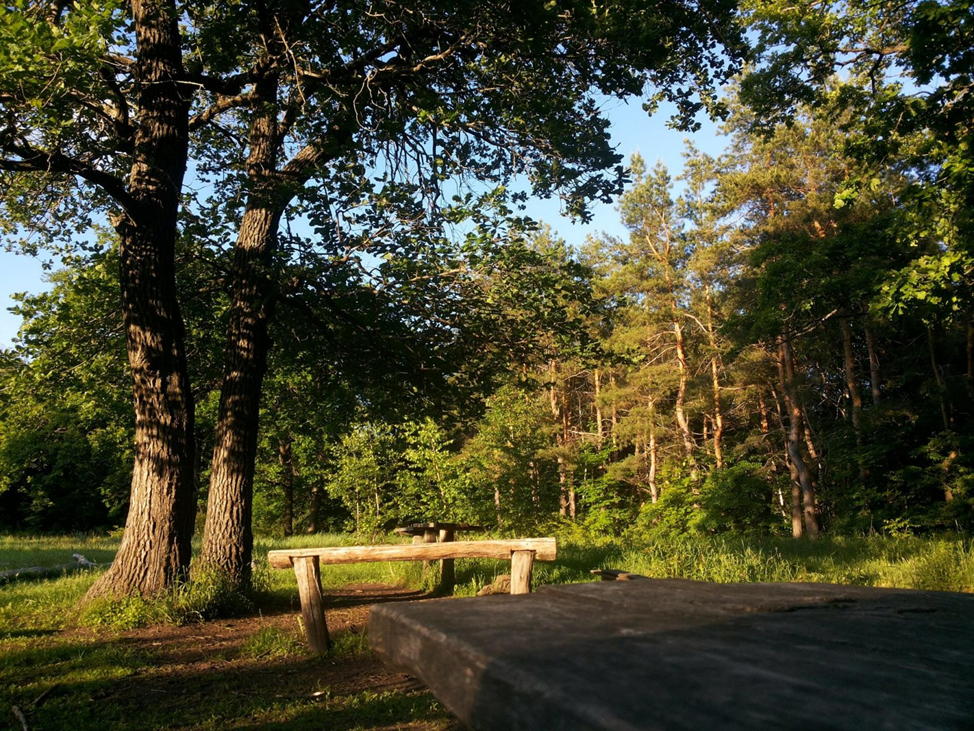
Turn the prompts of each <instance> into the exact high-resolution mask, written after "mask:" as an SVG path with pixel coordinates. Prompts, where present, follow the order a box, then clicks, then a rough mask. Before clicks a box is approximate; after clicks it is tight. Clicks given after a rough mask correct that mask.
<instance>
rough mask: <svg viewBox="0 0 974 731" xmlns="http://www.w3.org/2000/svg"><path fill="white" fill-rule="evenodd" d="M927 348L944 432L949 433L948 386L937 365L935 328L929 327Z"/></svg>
mask: <svg viewBox="0 0 974 731" xmlns="http://www.w3.org/2000/svg"><path fill="white" fill-rule="evenodd" d="M927 348H928V350H929V352H930V369H931V370H932V371H933V380H934V382H935V383H936V384H937V399H938V400H939V401H940V416H941V418H942V419H943V423H944V431H945V432H949V431H951V429H950V417H949V416H948V414H947V398H946V395H945V392H946V386H945V385H944V379H943V376H941V375H940V367H939V366H938V365H937V353H936V349H935V348H934V340H933V328H932V327H930V326H929V325H928V326H927Z"/></svg>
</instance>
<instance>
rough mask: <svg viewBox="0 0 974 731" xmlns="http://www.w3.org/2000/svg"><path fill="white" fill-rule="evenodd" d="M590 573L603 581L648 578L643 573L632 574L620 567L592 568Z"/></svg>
mask: <svg viewBox="0 0 974 731" xmlns="http://www.w3.org/2000/svg"><path fill="white" fill-rule="evenodd" d="M589 573H591V574H595V575H596V576H598V577H599V578H600V579H602V581H639V580H640V579H645V578H647V577H645V576H643V575H642V574H631V573H629V572H628V571H621V570H620V569H592V570H591V571H590V572H589Z"/></svg>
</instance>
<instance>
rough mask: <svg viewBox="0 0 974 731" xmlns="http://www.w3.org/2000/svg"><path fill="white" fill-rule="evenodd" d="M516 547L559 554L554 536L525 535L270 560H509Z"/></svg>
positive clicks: (305, 552)
mask: <svg viewBox="0 0 974 731" xmlns="http://www.w3.org/2000/svg"><path fill="white" fill-rule="evenodd" d="M515 551H534V552H535V559H537V560H538V561H554V560H555V558H556V557H557V555H558V549H557V544H556V542H555V539H554V538H524V539H514V540H499V541H455V542H451V543H423V544H395V545H381V546H341V547H337V548H295V549H287V550H279V551H269V552H268V554H267V560H268V562H269V563H270V565H271V566H272V567H273V568H276V569H289V568H291V566H292V565H293V560H294V559H295V558H299V557H310V556H317V557H318V559H319V561H320V562H321V563H322V564H342V563H359V562H361V561H437V560H439V559H443V558H454V559H456V558H496V559H502V560H510V559H511V555H512V554H513V553H514V552H515Z"/></svg>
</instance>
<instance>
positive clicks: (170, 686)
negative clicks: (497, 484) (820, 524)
mask: <svg viewBox="0 0 974 731" xmlns="http://www.w3.org/2000/svg"><path fill="white" fill-rule="evenodd" d="M354 542H355V539H354V538H352V537H350V536H337V535H317V536H301V537H296V538H291V539H288V540H287V541H284V540H280V539H261V540H260V541H258V545H257V548H256V551H255V553H256V555H258V556H264V555H266V552H267V551H268V550H271V549H274V548H283V547H285V546H293V547H307V546H324V545H344V544H351V543H354ZM116 545H117V541H115V540H114V539H111V538H106V537H97V536H56V537H11V536H0V566H2V567H3V568H19V567H21V566H28V565H48V566H52V565H57V564H61V563H65V562H67V561H69V560H70V556H71V554H72V553H83V554H84V555H85V556H86V557H88V558H89V559H92V560H95V561H98V562H100V563H102V562H107V561H109V560H110V559H111V557H112V555H113V552H114V550H115V547H116ZM594 568H617V569H623V570H627V571H633V572H635V573H640V574H644V575H646V576H653V577H683V578H690V579H700V580H707V581H720V582H740V581H819V582H829V583H846V584H864V585H869V586H883V587H899V588H914V589H928V590H950V591H965V592H974V544H972V542H971V541H970V540H969V539H961V538H950V537H941V538H916V537H901V538H881V537H872V538H834V539H824V540H821V541H818V542H816V543H809V542H805V541H798V542H795V541H790V540H786V539H756V538H741V537H727V538H706V539H704V538H701V539H680V540H676V539H668V540H651V539H644V540H639V541H622V540H615V539H602V540H585V541H579V540H570V539H569V540H562V541H560V547H559V559H558V561H557V562H553V563H538V564H536V566H535V577H536V578H535V580H536V583H539V584H551V583H575V582H583V581H591V580H592V578H593V577H592V575H591V573H590V571H591V569H594ZM456 569H457V591H456V593H457V594H458V595H461V596H469V595H473V594H475V593H476V592H477V590H479V589H480V588H481V587H482V586H484V585H486V584H489V583H491V582H493V581H494V579H495V578H496V577H497V575H499V574H501V573H507V572H509V564H507V563H506V562H500V561H489V560H467V561H460V562H458V563H457V567H456ZM96 575H97V571H92V572H82V573H76V574H71V575H67V576H62V577H59V578H53V579H38V580H22V581H17V582H9V583H7V584H4V585H0V728H4V727H5V726H9V727H11V728H17V727H18V726H17V722H16V720H15V718H14V716H13V714H12V706H13V705H17V706H18V707H20V708H21V709H22V710H23V711H24V712H25V713H27V714H28V720H29V723H30V727H31V729H45V728H49V729H53V728H72V729H79V731H84V729H99V731H102V730H111V729H118V730H119V731H128V730H129V729H158V730H159V731H162V730H164V729H174V728H179V729H200V730H203V729H254V730H255V731H256V729H262V730H266V729H280V730H281V731H296V730H298V729H320V728H329V729H338V730H342V729H347V730H348V731H352V730H355V729H362V730H364V729H376V728H398V727H401V726H403V725H406V726H408V727H409V728H415V729H444V728H451V727H452V726H451V724H452V723H453V721H451V718H450V716H449V714H448V713H447V712H446V711H444V710H443V709H442V708H441V707H440V706H439V705H438V704H437V703H436V701H435V700H434V699H433V698H432V697H431V696H430V695H429V693H428V692H426V691H425V690H423V689H422V688H416V687H409V686H405V687H400V686H396V685H395V683H393V684H392V687H386V686H388V685H389V683H386V682H378V681H376V680H375V678H376V677H378V676H379V675H380V674H382V673H386V674H387V676H388V677H393V676H392V675H391V674H389V673H388V671H385V670H384V669H383V668H382V667H381V665H380V664H379V663H378V662H377V660H376V659H375V658H374V657H373V656H372V654H371V652H370V651H369V648H368V639H367V635H366V632H365V627H364V617H365V611H366V609H365V607H364V606H360V607H358V608H355V601H354V595H349V601H348V602H347V604H348V606H349V607H352V608H351V609H347V610H345V609H343V610H340V611H339V610H336V611H334V612H331V611H330V612H329V624H330V625H331V623H332V617H333V616H335V617H338V618H339V620H340V621H339V622H338V625H337V626H334V627H332V628H331V629H332V639H333V642H334V648H333V650H332V652H331V653H330V654H329V655H328V656H327V657H325V658H318V657H314V656H311V655H310V654H309V653H308V652H307V651H306V649H305V646H304V643H303V639H302V635H301V628H300V625H299V623H298V620H297V615H298V612H297V590H296V587H295V584H294V576H293V573H292V572H290V571H272V570H269V569H267V568H266V567H264V568H258V571H257V576H258V577H259V578H260V582H259V583H260V585H261V590H260V591H259V592H258V593H257V595H256V596H255V597H254V598H253V603H252V604H250V605H247V606H237V607H235V608H233V609H234V611H235V613H236V614H237V615H243V616H242V617H239V618H238V619H221V620H213V621H207V622H203V623H200V622H198V621H195V620H199V619H201V618H205V617H206V616H207V614H206V612H207V607H208V606H211V605H212V604H213V603H214V601H215V600H219V599H220V598H221V597H222V596H223V594H221V590H220V588H219V586H214V585H212V584H207V583H206V582H200V583H199V584H198V585H195V586H189V587H185V588H183V589H181V590H179V591H177V592H175V593H174V594H173V596H171V597H170V598H169V599H167V601H166V602H165V603H159V602H155V603H152V602H144V601H142V600H140V599H131V600H125V601H121V602H115V603H114V604H111V605H106V606H104V607H101V608H100V609H98V610H97V611H91V610H89V614H88V615H87V616H81V617H80V619H83V620H84V623H83V625H82V626H79V615H78V614H77V612H76V610H75V605H76V603H77V602H78V600H79V599H80V598H81V597H82V596H83V595H84V592H85V591H86V590H87V588H88V587H89V586H90V585H91V583H92V582H93V581H94V579H95V576H96ZM425 580H426V581H427V582H428V581H429V577H427V578H426V579H425ZM322 583H323V585H324V588H325V591H326V593H328V592H335V591H341V589H342V587H346V586H348V585H351V584H369V585H372V584H382V585H394V586H401V587H406V588H409V589H419V588H422V587H423V585H424V577H423V573H422V567H421V565H420V564H416V563H406V562H392V563H387V564H378V563H377V564H346V565H340V566H326V567H323V568H322ZM346 594H348V592H346ZM226 609H227V607H224V610H226ZM342 612H346V614H347V615H348V617H349V619H348V621H347V622H345V624H344V625H343V624H342V621H344V620H341V616H342ZM356 612H358V614H356ZM160 621H161V622H166V624H163V625H158V623H159V622H160ZM145 624H150V625H153V626H149V627H147V628H144V629H132V628H133V627H140V626H143V625H145ZM179 624H181V625H182V626H176V625H179ZM389 682H390V683H391V682H392V681H389ZM397 682H398V681H397Z"/></svg>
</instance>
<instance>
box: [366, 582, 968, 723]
mask: <svg viewBox="0 0 974 731" xmlns="http://www.w3.org/2000/svg"><path fill="white" fill-rule="evenodd" d="M369 639H370V642H371V644H372V647H373V648H374V649H375V650H376V651H377V652H378V653H379V654H380V655H381V656H382V657H383V658H384V659H385V660H386V661H387V662H388V663H390V664H392V665H394V666H396V667H398V668H401V669H403V670H405V671H407V672H410V673H412V674H414V675H416V676H418V677H419V678H420V679H422V680H423V682H424V683H426V685H428V686H429V687H430V689H431V690H432V691H433V693H434V695H436V697H437V698H439V699H440V700H441V701H442V702H443V703H444V704H445V705H446V706H447V707H448V708H449V709H450V710H451V711H452V712H453V713H454V714H456V715H457V716H458V717H459V718H460V719H461V720H462V721H463V722H464V723H466V724H467V725H469V726H470V727H471V728H473V729H476V730H478V731H492V730H494V729H497V730H500V729H504V730H509V729H510V730H514V731H517V730H518V729H523V730H524V731H528V730H531V731H547V730H549V729H564V730H566V731H567V730H568V729H571V730H572V731H583V730H585V729H612V730H616V729H618V730H619V731H622V730H623V729H625V730H626V731H633V730H634V729H647V730H653V731H655V730H657V729H667V730H671V729H742V730H743V729H789V730H791V729H816V730H817V729H851V730H854V731H865V730H866V729H869V730H872V729H885V730H896V729H903V730H906V729H910V730H911V731H912V730H915V729H964V730H965V731H970V730H971V729H972V728H974V595H967V594H951V593H939V592H913V591H905V590H888V589H871V588H866V587H846V586H831V585H825V584H708V583H703V582H691V581H684V580H680V579H647V580H645V581H629V582H596V583H591V584H583V585H574V586H548V587H542V589H541V590H540V591H539V592H538V593H536V594H530V595H527V596H515V597H509V596H493V597H484V598H477V599H444V600H436V601H426V602H417V603H414V604H385V605H377V606H376V607H374V608H373V609H372V614H371V619H370V623H369Z"/></svg>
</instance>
